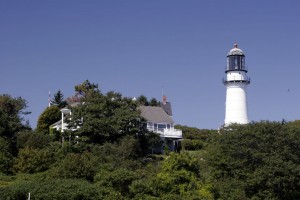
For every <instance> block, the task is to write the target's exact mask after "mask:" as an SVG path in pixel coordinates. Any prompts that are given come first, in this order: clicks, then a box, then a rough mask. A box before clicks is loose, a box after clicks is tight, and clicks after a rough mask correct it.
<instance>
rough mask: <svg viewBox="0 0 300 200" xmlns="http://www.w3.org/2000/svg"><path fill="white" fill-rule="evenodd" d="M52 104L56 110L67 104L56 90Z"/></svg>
mask: <svg viewBox="0 0 300 200" xmlns="http://www.w3.org/2000/svg"><path fill="white" fill-rule="evenodd" d="M53 104H54V105H56V106H57V107H58V108H64V107H66V106H67V105H68V104H67V102H66V101H65V100H64V95H63V94H62V92H61V91H60V90H58V91H57V93H56V94H54V99H53Z"/></svg>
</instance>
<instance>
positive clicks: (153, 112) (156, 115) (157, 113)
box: [139, 106, 174, 124]
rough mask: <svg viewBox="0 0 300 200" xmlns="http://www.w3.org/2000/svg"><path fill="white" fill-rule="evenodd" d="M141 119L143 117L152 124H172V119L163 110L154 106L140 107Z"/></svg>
mask: <svg viewBox="0 0 300 200" xmlns="http://www.w3.org/2000/svg"><path fill="white" fill-rule="evenodd" d="M139 109H140V111H141V115H142V117H144V118H145V119H146V120H147V121H148V122H153V123H166V124H170V123H174V121H173V119H172V117H170V116H169V115H168V114H167V113H166V112H165V111H164V109H163V108H161V107H154V106H140V107H139Z"/></svg>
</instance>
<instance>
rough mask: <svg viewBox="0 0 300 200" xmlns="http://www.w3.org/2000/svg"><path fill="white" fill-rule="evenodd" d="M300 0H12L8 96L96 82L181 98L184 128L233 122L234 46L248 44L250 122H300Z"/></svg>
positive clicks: (1, 56) (7, 10)
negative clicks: (228, 72)
mask: <svg viewBox="0 0 300 200" xmlns="http://www.w3.org/2000/svg"><path fill="white" fill-rule="evenodd" d="M299 10H300V1H296V0H294V1H290V0H285V1H276V0H265V1H259V0H256V1H231V0H228V1H211V0H201V1H200V0H187V1H183V0H181V1H178V0H163V1H162V0H147V1H146V0H119V1H117V0H107V1H104V0H102V1H98V0H93V1H92V0H88V1H83V0H81V1H78V0H48V1H47V0H43V1H41V0H34V1H33V0H28V1H21V0H20V1H15V0H9V1H8V0H7V1H5V0H2V1H0V67H1V78H0V93H1V94H3V93H8V94H10V95H12V96H13V97H17V96H21V97H23V98H25V99H26V100H27V101H28V106H29V107H28V110H29V111H32V114H31V115H30V116H28V119H29V120H30V123H31V125H32V127H33V128H34V127H35V126H36V121H37V118H38V116H39V115H40V113H41V112H42V111H43V110H44V109H45V108H46V107H47V104H48V91H49V90H50V91H51V92H52V94H53V93H55V92H57V91H58V90H59V89H60V90H61V91H62V92H63V94H64V95H65V97H68V96H71V95H73V93H74V85H76V84H79V83H81V82H83V81H84V80H86V79H89V80H90V81H91V82H93V83H98V84H99V86H100V89H101V91H102V92H104V93H106V92H107V91H110V90H113V91H116V92H120V93H122V94H123V96H129V97H133V96H136V97H137V96H139V95H141V94H144V95H145V96H147V97H148V98H151V97H155V98H157V99H161V90H162V87H163V88H164V93H165V94H166V95H167V97H168V100H169V101H171V102H172V105H173V112H174V120H175V121H176V123H178V124H182V125H189V126H193V127H198V128H213V129H216V128H218V127H219V126H220V125H221V124H222V123H223V122H224V112H225V86H224V85H223V84H222V82H221V79H222V77H223V76H224V75H225V73H224V67H225V65H226V55H227V52H228V51H229V50H230V49H231V48H232V47H233V44H234V43H238V44H239V47H240V48H241V49H242V50H243V51H244V53H245V54H246V65H247V66H248V69H249V73H248V75H249V76H250V77H251V80H252V83H251V85H249V87H248V110H249V111H248V112H249V118H250V119H251V120H254V121H259V120H272V121H273V120H276V121H281V120H282V119H286V120H288V121H290V120H295V119H300V87H299V86H300V12H299Z"/></svg>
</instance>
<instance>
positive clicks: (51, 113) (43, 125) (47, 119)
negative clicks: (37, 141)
mask: <svg viewBox="0 0 300 200" xmlns="http://www.w3.org/2000/svg"><path fill="white" fill-rule="evenodd" d="M60 118H61V112H60V109H59V108H58V107H57V106H50V107H47V108H46V109H45V110H44V111H43V112H42V114H41V115H40V116H39V118H38V122H37V128H36V129H37V131H38V132H47V133H49V126H50V125H52V124H54V123H55V122H57V121H59V120H60Z"/></svg>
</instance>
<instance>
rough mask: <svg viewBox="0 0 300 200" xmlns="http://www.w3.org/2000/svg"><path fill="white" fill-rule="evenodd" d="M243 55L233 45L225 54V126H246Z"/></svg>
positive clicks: (246, 79) (236, 46)
mask: <svg viewBox="0 0 300 200" xmlns="http://www.w3.org/2000/svg"><path fill="white" fill-rule="evenodd" d="M247 72H248V71H247V68H246V66H245V54H244V53H243V51H242V50H241V49H239V48H238V45H237V44H235V45H234V48H233V49H231V50H230V51H229V52H228V54H227V66H226V70H225V74H226V75H225V78H224V79H223V83H224V85H225V86H226V103H225V126H226V125H229V124H231V123H238V124H247V123H248V122H249V119H248V112H247V85H249V84H250V78H249V77H248V76H247Z"/></svg>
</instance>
